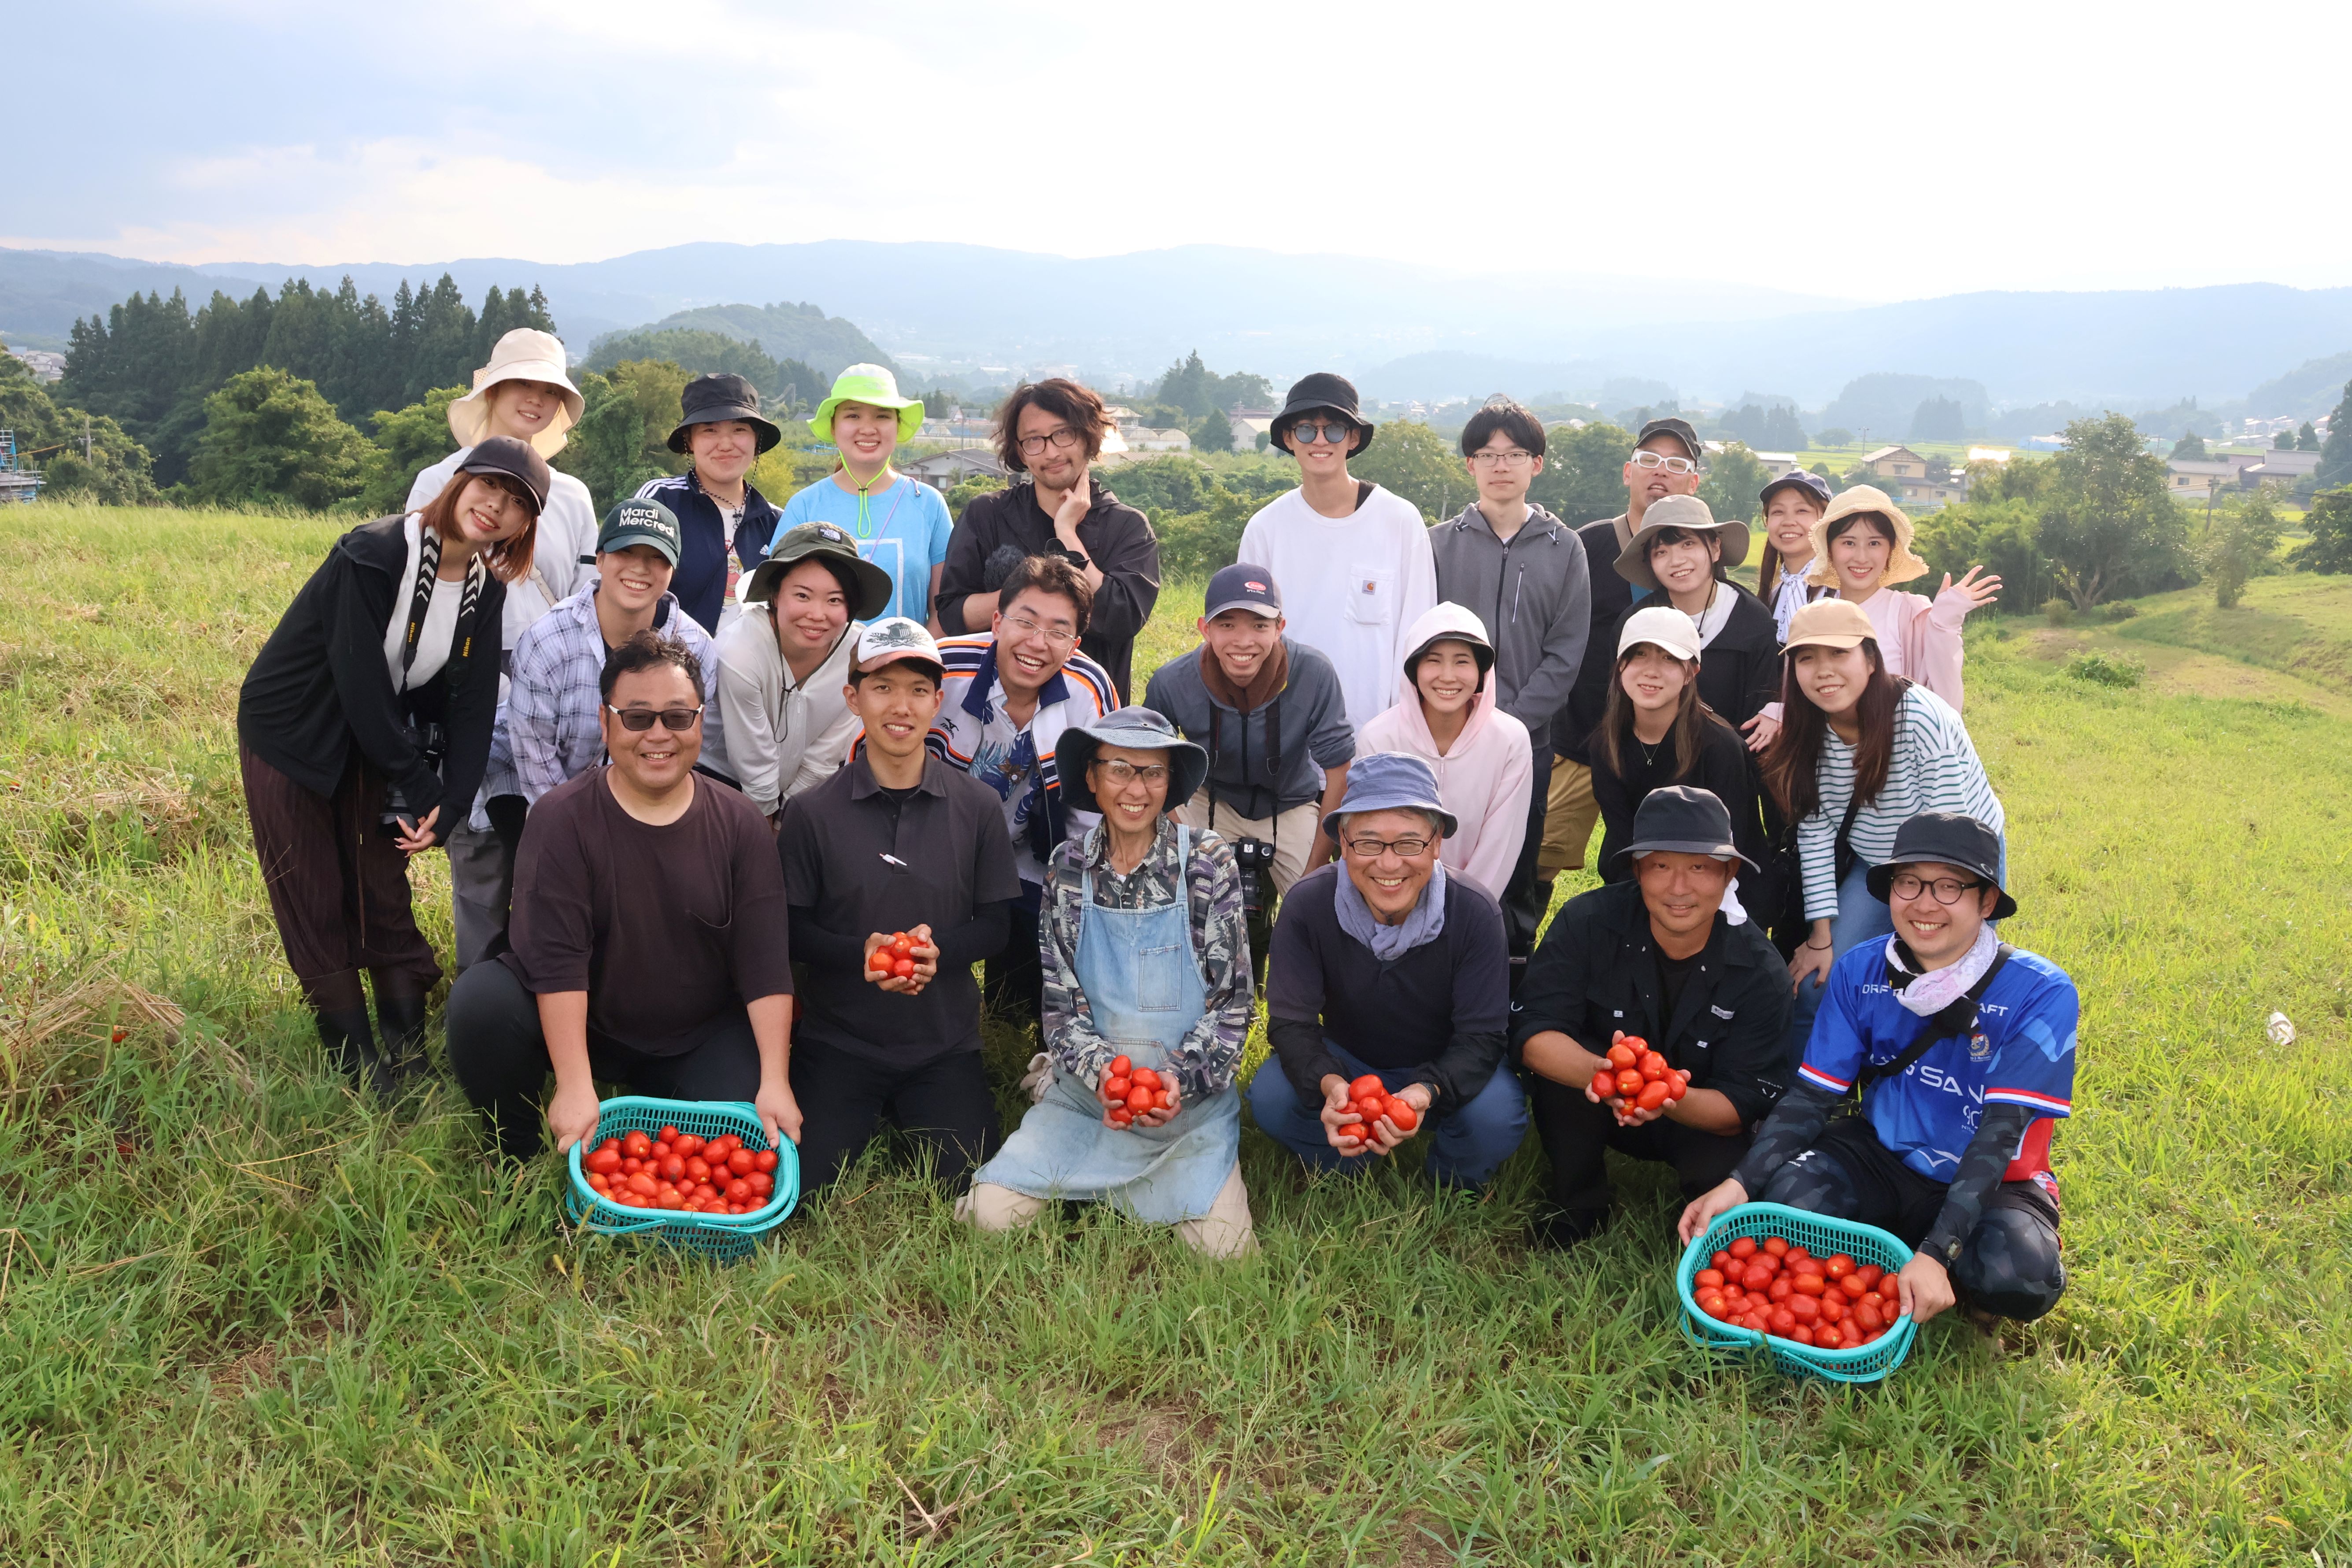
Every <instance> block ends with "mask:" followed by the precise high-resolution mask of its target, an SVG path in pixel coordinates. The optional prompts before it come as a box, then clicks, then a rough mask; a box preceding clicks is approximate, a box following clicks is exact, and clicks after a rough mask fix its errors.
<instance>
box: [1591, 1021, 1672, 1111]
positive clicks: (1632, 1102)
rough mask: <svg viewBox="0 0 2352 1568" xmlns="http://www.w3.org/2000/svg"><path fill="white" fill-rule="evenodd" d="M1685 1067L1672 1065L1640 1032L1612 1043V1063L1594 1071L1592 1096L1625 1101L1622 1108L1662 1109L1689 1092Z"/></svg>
mask: <svg viewBox="0 0 2352 1568" xmlns="http://www.w3.org/2000/svg"><path fill="white" fill-rule="evenodd" d="M1690 1080H1691V1075H1690V1073H1689V1071H1688V1070H1687V1069H1686V1068H1670V1067H1668V1066H1667V1065H1666V1058H1664V1057H1663V1056H1661V1055H1659V1054H1658V1053H1657V1052H1656V1051H1654V1050H1652V1049H1651V1048H1650V1042H1649V1041H1647V1040H1645V1039H1643V1038H1642V1037H1640V1036H1639V1035H1627V1036H1626V1037H1623V1038H1622V1039H1621V1040H1619V1041H1618V1042H1617V1043H1616V1044H1615V1045H1613V1046H1612V1047H1609V1065H1608V1066H1607V1067H1605V1068H1601V1070H1600V1071H1599V1072H1596V1073H1594V1074H1593V1075H1592V1097H1593V1098H1594V1099H1595V1100H1620V1101H1622V1102H1623V1103H1622V1105H1621V1106H1620V1107H1619V1108H1618V1109H1620V1110H1636V1109H1639V1110H1664V1108H1665V1107H1667V1106H1669V1105H1672V1104H1673V1103H1674V1102H1675V1100H1680V1099H1681V1098H1682V1097H1683V1096H1684V1095H1685V1094H1688V1093H1689V1092H1690Z"/></svg>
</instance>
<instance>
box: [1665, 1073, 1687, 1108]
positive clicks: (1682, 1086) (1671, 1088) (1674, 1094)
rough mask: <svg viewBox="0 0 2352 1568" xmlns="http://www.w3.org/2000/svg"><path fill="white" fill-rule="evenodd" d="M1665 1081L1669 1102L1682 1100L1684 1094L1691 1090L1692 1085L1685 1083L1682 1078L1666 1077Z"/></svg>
mask: <svg viewBox="0 0 2352 1568" xmlns="http://www.w3.org/2000/svg"><path fill="white" fill-rule="evenodd" d="M1664 1082H1665V1086H1666V1100H1667V1101H1668V1102H1669V1103H1671V1102H1673V1101H1675V1100H1680V1099H1681V1098H1682V1097H1683V1096H1685V1095H1686V1094H1688V1093H1689V1092H1690V1085H1689V1084H1687V1083H1685V1082H1684V1081H1683V1080H1682V1079H1678V1078H1670V1079H1665V1080H1664Z"/></svg>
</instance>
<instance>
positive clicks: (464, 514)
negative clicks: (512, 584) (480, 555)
mask: <svg viewBox="0 0 2352 1568" xmlns="http://www.w3.org/2000/svg"><path fill="white" fill-rule="evenodd" d="M532 515H533V514H532V512H531V510H530V502H529V501H527V500H524V499H523V498H522V495H521V493H520V491H519V490H518V489H516V488H515V486H514V484H513V482H512V481H510V480H508V479H499V478H494V477H492V476H490V475H488V474H467V476H466V488H465V489H463V490H461V491H459V492H458V495H457V511H456V512H455V513H454V514H453V521H455V522H456V523H457V531H458V532H459V533H461V534H462V535H464V536H465V539H466V542H467V543H469V544H471V545H473V546H474V547H475V548H476V549H478V550H479V549H483V548H486V547H487V546H489V545H492V544H496V543H497V542H499V541H500V540H502V539H512V538H513V537H514V536H515V535H516V534H518V533H520V532H521V531H523V527H524V525H525V524H527V523H529V522H530V520H531V517H532Z"/></svg>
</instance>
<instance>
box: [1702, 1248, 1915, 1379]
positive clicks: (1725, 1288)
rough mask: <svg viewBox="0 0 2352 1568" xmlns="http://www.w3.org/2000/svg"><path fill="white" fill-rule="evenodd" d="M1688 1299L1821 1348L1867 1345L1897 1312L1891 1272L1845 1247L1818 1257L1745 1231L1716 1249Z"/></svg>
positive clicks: (1725, 1318)
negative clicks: (1861, 1260) (1853, 1255)
mask: <svg viewBox="0 0 2352 1568" xmlns="http://www.w3.org/2000/svg"><path fill="white" fill-rule="evenodd" d="M1691 1296H1692V1299H1693V1300H1696V1301H1697V1302H1698V1310H1700V1311H1702V1312H1705V1313H1706V1315H1707V1316H1708V1317H1710V1318H1713V1319H1715V1320H1717V1321H1719V1322H1725V1323H1729V1324H1731V1325H1732V1326H1733V1327H1735V1328H1742V1329H1754V1330H1755V1331H1758V1332H1759V1333H1764V1334H1770V1335H1773V1336H1774V1337H1776V1338H1779V1339H1784V1340H1792V1341H1794V1342H1796V1343H1798V1344H1801V1345H1812V1346H1814V1347H1816V1348H1818V1349H1821V1350H1849V1351H1850V1350H1853V1349H1854V1348H1855V1347H1857V1346H1860V1345H1866V1344H1868V1343H1870V1342H1872V1341H1873V1340H1875V1339H1878V1338H1880V1337H1881V1336H1883V1335H1885V1333H1886V1332H1888V1331H1890V1330H1892V1329H1893V1328H1894V1327H1895V1322H1896V1321H1897V1320H1898V1319H1899V1318H1900V1317H1901V1316H1902V1310H1901V1307H1900V1306H1899V1304H1898V1303H1899V1302H1900V1301H1901V1300H1902V1291H1901V1289H1900V1287H1898V1286H1897V1285H1896V1283H1895V1276H1894V1275H1892V1274H1889V1273H1888V1272H1886V1270H1885V1269H1884V1268H1879V1267H1878V1265H1876V1264H1875V1263H1856V1262H1855V1261H1854V1260H1853V1258H1848V1257H1847V1256H1846V1255H1845V1254H1844V1253H1843V1252H1841V1253H1839V1254H1838V1255H1837V1256H1835V1257H1834V1258H1815V1257H1813V1256H1812V1255H1811V1254H1810V1253H1808V1252H1807V1251H1806V1250H1805V1249H1804V1248H1803V1247H1798V1246H1794V1245H1792V1244H1790V1241H1789V1240H1788V1238H1787V1237H1779V1236H1768V1237H1765V1238H1764V1239H1763V1241H1761V1242H1760V1243H1759V1241H1758V1240H1757V1239H1756V1238H1755V1237H1752V1236H1743V1237H1740V1238H1739V1239H1738V1240H1737V1241H1735V1242H1733V1243H1732V1244H1731V1245H1730V1246H1729V1247H1726V1248H1724V1249H1723V1250H1722V1251H1720V1252H1718V1253H1717V1254H1716V1255H1715V1256H1714V1257H1713V1258H1709V1259H1708V1260H1707V1267H1706V1268H1702V1269H1700V1270H1699V1271H1698V1277H1697V1278H1696V1279H1694V1280H1692V1281H1691Z"/></svg>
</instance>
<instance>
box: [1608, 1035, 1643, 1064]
mask: <svg viewBox="0 0 2352 1568" xmlns="http://www.w3.org/2000/svg"><path fill="white" fill-rule="evenodd" d="M1609 1065H1610V1066H1611V1067H1612V1068H1638V1067H1640V1066H1641V1065H1642V1058H1641V1053H1639V1052H1638V1051H1636V1050H1634V1049H1633V1047H1631V1046H1629V1045H1626V1044H1624V1043H1623V1042H1622V1041H1620V1042H1619V1043H1618V1044H1616V1045H1613V1046H1612V1047H1609Z"/></svg>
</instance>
